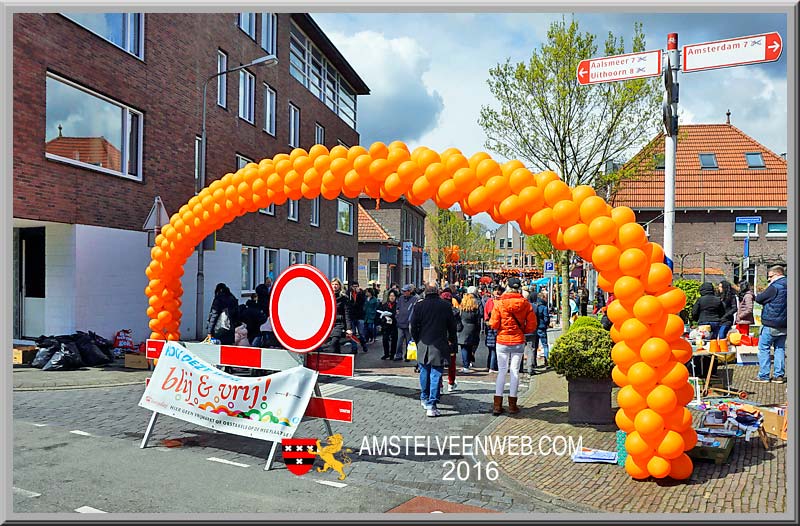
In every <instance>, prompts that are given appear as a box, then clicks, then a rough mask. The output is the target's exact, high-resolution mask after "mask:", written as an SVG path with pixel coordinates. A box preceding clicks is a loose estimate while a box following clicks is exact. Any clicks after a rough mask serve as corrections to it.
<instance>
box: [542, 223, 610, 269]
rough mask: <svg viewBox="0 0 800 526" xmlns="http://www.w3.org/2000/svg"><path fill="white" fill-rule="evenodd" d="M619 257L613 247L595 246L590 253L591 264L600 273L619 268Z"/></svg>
mask: <svg viewBox="0 0 800 526" xmlns="http://www.w3.org/2000/svg"><path fill="white" fill-rule="evenodd" d="M545 210H549V209H545ZM619 256H620V251H619V249H618V248H617V247H615V246H614V245H597V246H596V247H595V248H594V251H592V264H593V265H594V267H595V268H596V269H597V270H600V271H604V270H615V269H617V268H619Z"/></svg>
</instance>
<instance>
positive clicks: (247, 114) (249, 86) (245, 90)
mask: <svg viewBox="0 0 800 526" xmlns="http://www.w3.org/2000/svg"><path fill="white" fill-rule="evenodd" d="M255 91H256V76H255V75H253V74H252V73H250V72H249V71H247V70H246V69H242V70H239V118H240V119H242V120H245V121H247V122H249V123H250V124H254V123H255V118H256V93H255Z"/></svg>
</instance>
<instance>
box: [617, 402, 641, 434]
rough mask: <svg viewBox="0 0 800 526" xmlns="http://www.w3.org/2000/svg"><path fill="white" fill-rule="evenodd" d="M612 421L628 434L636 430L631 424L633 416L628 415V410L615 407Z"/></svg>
mask: <svg viewBox="0 0 800 526" xmlns="http://www.w3.org/2000/svg"><path fill="white" fill-rule="evenodd" d="M634 416H635V415H634ZM614 421H615V422H616V423H617V426H618V427H619V428H620V429H621V430H623V431H625V432H626V433H629V434H630V433H633V432H634V431H635V430H636V428H635V427H634V425H633V418H631V417H630V416H628V412H627V411H625V410H624V409H622V408H619V409H617V414H616V415H615V416H614Z"/></svg>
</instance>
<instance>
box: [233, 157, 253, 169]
mask: <svg viewBox="0 0 800 526" xmlns="http://www.w3.org/2000/svg"><path fill="white" fill-rule="evenodd" d="M252 162H253V161H252V160H251V159H248V158H247V157H245V156H243V155H239V154H238V153H237V154H236V169H237V170H241V169H242V168H244V167H245V166H247V164H248V163H252Z"/></svg>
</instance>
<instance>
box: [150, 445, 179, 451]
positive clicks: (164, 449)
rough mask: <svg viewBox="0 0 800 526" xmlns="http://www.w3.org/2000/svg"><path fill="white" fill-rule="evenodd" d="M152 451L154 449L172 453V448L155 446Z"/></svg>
mask: <svg viewBox="0 0 800 526" xmlns="http://www.w3.org/2000/svg"><path fill="white" fill-rule="evenodd" d="M153 449H155V450H156V451H172V450H173V449H174V448H171V447H164V446H156V447H154V448H153Z"/></svg>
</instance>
